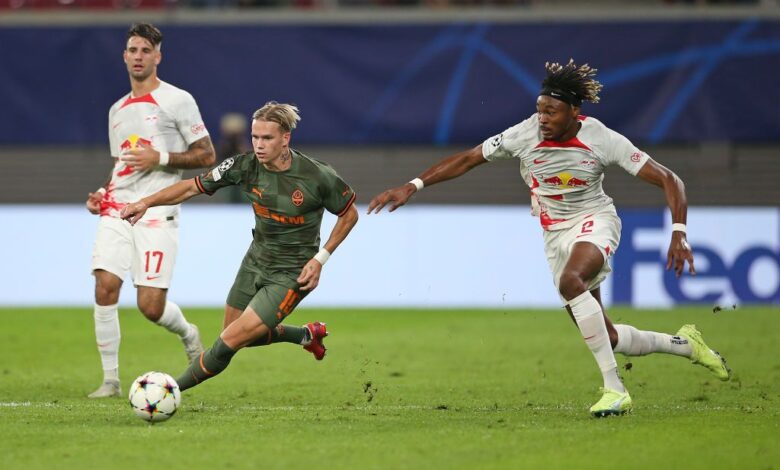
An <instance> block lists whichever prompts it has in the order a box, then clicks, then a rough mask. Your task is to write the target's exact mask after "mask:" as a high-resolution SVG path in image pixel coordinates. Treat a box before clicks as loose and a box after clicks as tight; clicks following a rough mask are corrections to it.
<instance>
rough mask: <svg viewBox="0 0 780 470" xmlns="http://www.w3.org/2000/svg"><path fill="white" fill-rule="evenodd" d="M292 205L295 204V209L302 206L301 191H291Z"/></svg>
mask: <svg viewBox="0 0 780 470" xmlns="http://www.w3.org/2000/svg"><path fill="white" fill-rule="evenodd" d="M292 203H293V204H295V207H300V205H301V204H303V191H301V190H300V189H296V190H295V191H293V193H292Z"/></svg>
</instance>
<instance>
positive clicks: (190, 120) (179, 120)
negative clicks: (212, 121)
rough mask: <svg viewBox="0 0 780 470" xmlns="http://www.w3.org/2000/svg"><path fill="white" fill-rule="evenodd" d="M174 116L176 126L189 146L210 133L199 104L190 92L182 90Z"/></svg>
mask: <svg viewBox="0 0 780 470" xmlns="http://www.w3.org/2000/svg"><path fill="white" fill-rule="evenodd" d="M173 116H174V119H176V127H177V128H178V129H179V133H181V136H182V138H183V139H184V141H185V142H186V143H187V145H188V146H189V145H190V144H192V143H193V142H195V141H196V140H198V139H201V138H203V137H205V136H207V135H209V131H208V130H206V125H205V124H203V118H202V117H201V116H200V110H199V109H198V105H197V103H195V98H193V97H192V95H190V94H189V93H187V92H182V94H181V97H180V99H178V100H176V107H175V108H174V110H173Z"/></svg>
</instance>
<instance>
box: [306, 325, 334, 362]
mask: <svg viewBox="0 0 780 470" xmlns="http://www.w3.org/2000/svg"><path fill="white" fill-rule="evenodd" d="M306 329H307V330H309V335H310V336H311V341H310V342H309V344H307V345H306V346H304V347H303V349H305V350H307V351H309V352H310V353H312V354H314V359H317V360H318V361H321V360H322V358H323V357H325V351H327V348H325V345H324V344H322V339H323V338H325V337H326V336H328V329H327V328H325V323H322V322H320V321H317V322H314V323H307V324H306Z"/></svg>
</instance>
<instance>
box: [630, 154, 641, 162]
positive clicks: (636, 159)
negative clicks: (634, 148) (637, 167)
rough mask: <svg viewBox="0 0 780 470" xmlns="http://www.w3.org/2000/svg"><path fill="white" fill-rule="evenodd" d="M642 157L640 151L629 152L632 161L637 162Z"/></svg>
mask: <svg viewBox="0 0 780 470" xmlns="http://www.w3.org/2000/svg"><path fill="white" fill-rule="evenodd" d="M641 159H642V152H634V153H632V154H631V161H632V162H634V163H639V160H641Z"/></svg>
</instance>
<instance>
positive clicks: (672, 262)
mask: <svg viewBox="0 0 780 470" xmlns="http://www.w3.org/2000/svg"><path fill="white" fill-rule="evenodd" d="M666 258H667V259H666V270H667V271H668V270H669V269H671V267H672V266H674V274H675V275H676V276H677V277H680V276H681V275H682V273H683V270H684V269H685V262H686V261H687V262H688V272H689V273H691V275H693V276H695V275H696V268H694V267H693V251H692V250H691V245H690V244H689V243H688V240H686V238H685V233H683V232H672V242H671V243H670V244H669V252H668V254H667V257H666Z"/></svg>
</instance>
